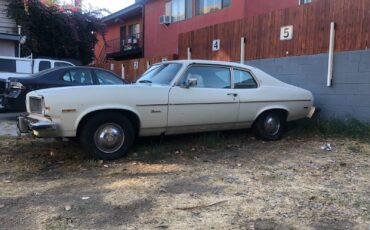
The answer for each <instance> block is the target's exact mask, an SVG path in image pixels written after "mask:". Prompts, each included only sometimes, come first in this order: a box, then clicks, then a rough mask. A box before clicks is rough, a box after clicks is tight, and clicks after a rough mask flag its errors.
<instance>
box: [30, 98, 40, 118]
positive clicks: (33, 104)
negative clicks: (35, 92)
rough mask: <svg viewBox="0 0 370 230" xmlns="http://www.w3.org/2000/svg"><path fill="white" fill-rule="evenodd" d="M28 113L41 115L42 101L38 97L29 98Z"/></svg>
mask: <svg viewBox="0 0 370 230" xmlns="http://www.w3.org/2000/svg"><path fill="white" fill-rule="evenodd" d="M29 105H30V112H31V113H39V114H42V110H43V108H42V107H43V105H42V99H41V98H38V97H30V98H29Z"/></svg>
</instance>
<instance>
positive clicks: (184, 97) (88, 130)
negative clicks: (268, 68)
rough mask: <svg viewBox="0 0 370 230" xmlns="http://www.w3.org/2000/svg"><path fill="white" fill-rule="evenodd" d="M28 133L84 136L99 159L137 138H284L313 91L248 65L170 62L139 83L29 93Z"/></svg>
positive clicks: (120, 152)
mask: <svg viewBox="0 0 370 230" xmlns="http://www.w3.org/2000/svg"><path fill="white" fill-rule="evenodd" d="M27 111H28V114H26V115H23V116H20V117H19V118H18V127H19V131H20V132H21V133H27V132H30V131H31V132H32V133H33V134H34V135H35V136H37V137H78V138H79V140H80V142H81V145H82V146H83V147H84V148H85V149H86V152H87V153H88V154H90V155H91V156H92V157H94V158H99V159H105V160H112V159H117V158H119V157H122V156H124V155H125V154H126V153H127V152H128V150H129V149H130V147H131V146H132V145H133V143H134V140H135V138H136V137H137V136H153V135H162V134H165V135H171V134H182V133H193V132H204V131H214V130H226V129H242V128H250V127H254V130H255V132H256V135H257V136H258V137H259V138H261V139H264V140H278V139H280V138H281V137H282V134H283V131H284V126H285V123H286V122H287V121H293V120H297V119H301V118H305V117H311V116H312V115H313V112H314V111H315V108H314V107H313V96H312V93H311V92H309V91H307V90H304V89H301V88H298V87H295V86H292V85H288V84H285V83H283V82H281V81H279V80H277V79H275V78H273V77H272V76H270V75H269V74H267V73H265V72H263V71H261V70H259V69H257V68H254V67H251V66H247V65H242V64H236V63H229V62H214V61H201V60H199V61H196V60H185V61H171V62H164V63H161V64H158V65H155V66H153V67H151V68H150V69H149V70H147V71H146V73H144V74H143V75H142V77H141V78H140V79H139V80H138V81H137V83H135V84H132V85H121V86H118V85H115V86H112V85H111V86H90V87H68V88H55V89H47V90H38V91H34V92H31V93H29V94H28V95H27Z"/></svg>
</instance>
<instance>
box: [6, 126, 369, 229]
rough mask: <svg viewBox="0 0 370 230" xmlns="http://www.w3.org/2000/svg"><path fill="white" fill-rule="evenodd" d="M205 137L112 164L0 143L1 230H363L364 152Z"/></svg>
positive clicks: (291, 141)
mask: <svg viewBox="0 0 370 230" xmlns="http://www.w3.org/2000/svg"><path fill="white" fill-rule="evenodd" d="M202 135H203V134H202ZM202 135H196V136H178V137H170V138H165V139H164V140H158V139H156V138H154V139H144V140H141V141H139V143H138V145H139V146H138V147H137V148H136V149H135V150H134V151H133V152H132V153H131V154H130V155H129V156H128V158H126V159H122V160H119V161H114V162H100V161H92V160H89V159H86V158H85V157H84V155H83V153H82V151H81V150H80V148H79V147H78V146H77V145H74V144H71V143H69V142H67V143H60V142H54V141H47V142H43V141H39V140H30V139H7V138H3V139H0V194H1V195H0V207H1V205H4V207H2V208H0V223H1V225H2V228H4V229H101V228H104V229H369V227H370V193H369V191H370V160H369V159H370V158H369V156H370V144H369V143H367V142H362V141H357V140H353V139H345V138H332V139H322V138H319V137H315V138H305V139H303V138H302V139H301V138H285V139H284V140H282V141H279V142H267V143H266V142H261V141H257V140H255V139H254V138H252V137H251V136H249V135H248V134H244V133H241V132H240V133H239V132H236V133H233V132H232V133H221V134H212V135H216V136H217V140H218V141H213V140H211V139H212V138H210V139H207V138H208V137H207V136H202ZM220 135H221V137H220ZM220 140H222V141H220ZM159 143H161V144H159ZM326 143H331V144H332V146H334V148H333V150H332V151H329V152H327V151H323V150H321V146H322V145H324V144H326ZM84 196H87V197H89V199H87V200H82V199H81V197H84ZM66 205H67V206H71V210H70V211H66V210H65V206H66Z"/></svg>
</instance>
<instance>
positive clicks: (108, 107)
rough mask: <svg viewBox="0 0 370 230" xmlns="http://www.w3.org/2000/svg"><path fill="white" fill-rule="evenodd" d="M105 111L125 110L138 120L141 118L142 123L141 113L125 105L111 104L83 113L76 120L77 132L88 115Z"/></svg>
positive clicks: (95, 107) (89, 109) (91, 108)
mask: <svg viewBox="0 0 370 230" xmlns="http://www.w3.org/2000/svg"><path fill="white" fill-rule="evenodd" d="M103 110H125V111H129V112H132V113H134V114H135V115H136V116H137V117H138V118H139V121H141V120H142V119H141V116H140V115H139V113H138V112H137V111H136V110H135V109H133V108H131V107H129V106H125V105H119V104H111V105H100V106H94V107H90V108H88V109H86V110H84V111H83V112H81V113H80V114H79V115H78V117H77V119H76V122H75V124H74V128H75V130H77V128H78V125H79V124H80V122H81V120H82V119H83V118H84V117H85V116H87V115H88V114H90V113H94V112H98V111H103Z"/></svg>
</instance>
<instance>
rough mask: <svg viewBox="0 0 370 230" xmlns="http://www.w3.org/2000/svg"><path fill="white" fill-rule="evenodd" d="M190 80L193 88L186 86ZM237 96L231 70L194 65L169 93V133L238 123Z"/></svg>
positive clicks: (210, 128) (216, 127)
mask: <svg viewBox="0 0 370 230" xmlns="http://www.w3.org/2000/svg"><path fill="white" fill-rule="evenodd" d="M189 79H192V80H193V81H194V80H197V84H196V85H195V86H193V87H183V86H184V85H186V82H188V80H189ZM238 108H239V99H238V95H237V94H236V93H235V91H234V89H232V87H231V69H230V68H229V67H224V66H216V65H203V66H202V65H192V66H190V67H189V68H188V69H187V70H186V71H185V73H184V74H183V75H182V77H181V79H180V81H179V82H178V84H177V86H174V87H173V88H171V90H170V93H169V112H168V128H167V133H170V134H171V133H184V132H194V131H200V130H204V131H206V130H216V129H222V128H225V127H229V126H232V125H233V124H234V123H235V122H237V117H238Z"/></svg>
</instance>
